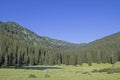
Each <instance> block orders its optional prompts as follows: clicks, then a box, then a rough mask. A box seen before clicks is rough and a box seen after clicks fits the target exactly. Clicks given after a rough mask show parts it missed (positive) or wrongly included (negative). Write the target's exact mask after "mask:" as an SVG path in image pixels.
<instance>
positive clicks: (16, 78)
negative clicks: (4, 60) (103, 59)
mask: <svg viewBox="0 0 120 80" xmlns="http://www.w3.org/2000/svg"><path fill="white" fill-rule="evenodd" d="M111 66H112V65H111V64H95V63H94V64H93V66H88V65H87V64H83V65H82V66H80V65H77V66H66V65H61V66H60V67H62V69H47V70H29V69H8V68H6V69H5V68H1V69H0V80H120V73H114V74H107V73H105V72H103V73H99V72H98V73H92V72H91V71H92V70H94V69H102V68H109V67H111ZM115 67H120V62H117V63H116V65H115ZM46 72H47V74H48V75H49V77H45V75H46ZM83 72H88V73H87V74H83ZM31 74H32V75H34V76H35V77H33V78H31V77H30V75H31Z"/></svg>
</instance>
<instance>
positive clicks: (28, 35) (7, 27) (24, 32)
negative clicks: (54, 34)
mask: <svg viewBox="0 0 120 80" xmlns="http://www.w3.org/2000/svg"><path fill="white" fill-rule="evenodd" d="M0 30H2V31H4V32H5V33H7V34H9V35H12V36H14V37H15V38H18V39H20V40H24V41H26V42H29V43H31V44H34V45H37V46H40V47H53V48H63V49H69V48H74V47H75V46H77V44H74V43H70V42H66V41H62V40H56V39H52V38H49V37H44V36H39V35H37V34H36V33H34V32H32V31H30V30H28V29H26V28H24V27H23V26H21V25H19V24H17V23H15V22H5V23H4V22H0Z"/></svg>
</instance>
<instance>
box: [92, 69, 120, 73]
mask: <svg viewBox="0 0 120 80" xmlns="http://www.w3.org/2000/svg"><path fill="white" fill-rule="evenodd" d="M92 72H93V73H95V72H107V74H113V73H120V68H103V69H100V70H97V69H94V70H93V71H92Z"/></svg>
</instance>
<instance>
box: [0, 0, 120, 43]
mask: <svg viewBox="0 0 120 80" xmlns="http://www.w3.org/2000/svg"><path fill="white" fill-rule="evenodd" d="M0 21H3V22H6V21H14V22H17V23H19V24H21V25H22V26H24V27H26V28H28V29H30V30H32V31H33V32H35V33H37V34H38V35H41V36H48V37H51V38H55V39H60V40H65V41H69V42H74V43H83V42H85V43H87V42H91V41H94V40H96V39H99V38H102V37H104V36H107V35H110V34H112V33H116V32H119V31H120V0H0Z"/></svg>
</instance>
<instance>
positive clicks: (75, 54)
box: [0, 22, 120, 67]
mask: <svg viewBox="0 0 120 80" xmlns="http://www.w3.org/2000/svg"><path fill="white" fill-rule="evenodd" d="M116 61H120V32H119V33H116V34H113V35H110V36H107V37H105V38H102V39H99V40H96V41H93V42H91V43H89V44H73V43H68V42H65V41H61V40H55V39H51V38H48V37H41V36H38V35H36V34H35V33H33V32H31V31H29V30H28V29H25V28H23V27H21V26H20V25H19V24H16V23H14V22H7V23H3V22H0V66H4V67H6V66H16V67H20V66H22V65H38V64H40V65H56V64H58V65H59V64H66V65H77V64H80V65H82V63H88V65H89V66H92V63H93V62H96V63H98V64H99V63H110V64H115V62H116Z"/></svg>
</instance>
